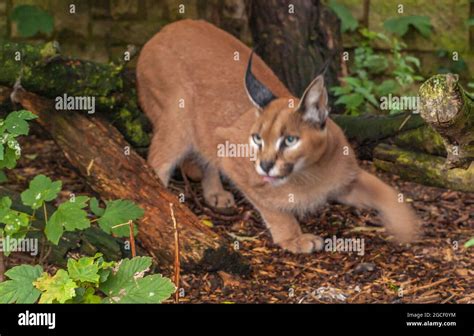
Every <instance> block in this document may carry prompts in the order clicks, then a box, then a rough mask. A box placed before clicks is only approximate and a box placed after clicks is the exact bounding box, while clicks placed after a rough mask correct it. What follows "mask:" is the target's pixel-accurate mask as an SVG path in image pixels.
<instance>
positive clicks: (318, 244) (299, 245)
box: [279, 233, 324, 253]
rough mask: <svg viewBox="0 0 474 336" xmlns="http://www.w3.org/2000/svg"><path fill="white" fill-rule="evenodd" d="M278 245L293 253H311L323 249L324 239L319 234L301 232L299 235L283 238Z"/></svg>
mask: <svg viewBox="0 0 474 336" xmlns="http://www.w3.org/2000/svg"><path fill="white" fill-rule="evenodd" d="M279 245H280V246H281V247H282V248H284V249H285V250H288V251H290V252H293V253H312V252H315V251H321V250H322V249H323V247H324V240H323V238H321V237H319V236H315V235H313V234H310V233H303V234H302V235H301V236H298V237H297V238H294V239H289V240H285V241H283V242H281V243H280V244H279Z"/></svg>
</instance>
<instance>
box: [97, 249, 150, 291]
mask: <svg viewBox="0 0 474 336" xmlns="http://www.w3.org/2000/svg"><path fill="white" fill-rule="evenodd" d="M150 266H151V258H150V257H135V258H133V259H131V260H130V259H123V260H122V261H121V262H120V264H119V265H117V266H116V267H115V270H114V272H113V273H111V274H110V275H109V277H108V279H107V280H106V281H105V282H104V283H102V284H100V287H99V288H100V290H101V291H103V292H104V293H105V294H106V295H107V296H117V295H118V294H119V293H120V291H121V290H122V289H124V288H126V287H128V286H131V285H133V283H134V280H135V278H139V277H143V274H144V273H145V272H146V271H147V270H148V269H149V268H150Z"/></svg>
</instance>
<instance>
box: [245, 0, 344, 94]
mask: <svg viewBox="0 0 474 336" xmlns="http://www.w3.org/2000/svg"><path fill="white" fill-rule="evenodd" d="M247 11H248V16H249V25H250V29H251V32H252V36H253V40H254V46H255V48H256V52H257V53H258V54H259V55H260V56H261V57H262V58H263V60H264V61H265V62H266V63H267V64H268V65H269V66H270V68H272V69H273V71H274V72H275V73H276V75H277V76H278V77H279V78H280V79H281V80H282V81H283V83H285V84H286V86H287V87H288V89H289V90H290V91H291V92H292V93H293V94H294V95H296V96H301V95H302V93H303V92H304V90H305V88H306V87H307V86H308V85H309V83H311V81H312V80H313V79H314V77H315V76H316V75H318V74H319V71H321V67H322V65H323V64H324V62H325V61H326V60H327V59H329V58H331V61H330V66H329V69H328V72H327V73H326V76H325V78H326V80H327V85H328V86H333V85H338V80H337V77H338V74H339V73H340V59H339V55H341V53H342V49H343V47H342V40H341V33H340V30H339V29H340V28H339V27H340V24H339V20H338V18H337V17H336V15H335V14H334V13H333V12H332V11H331V10H329V9H328V8H327V7H325V6H323V5H322V4H321V3H320V1H318V0H295V1H290V2H288V1H285V0H266V1H257V0H249V2H248V6H247Z"/></svg>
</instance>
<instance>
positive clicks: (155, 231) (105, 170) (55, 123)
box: [14, 90, 226, 268]
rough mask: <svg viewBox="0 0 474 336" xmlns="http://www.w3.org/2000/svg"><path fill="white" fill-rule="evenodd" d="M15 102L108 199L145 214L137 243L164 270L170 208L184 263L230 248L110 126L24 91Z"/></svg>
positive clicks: (170, 240)
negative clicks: (128, 204)
mask: <svg viewBox="0 0 474 336" xmlns="http://www.w3.org/2000/svg"><path fill="white" fill-rule="evenodd" d="M14 99H15V100H16V101H18V102H19V103H20V104H21V105H22V106H23V107H24V108H25V109H28V110H29V111H31V112H33V113H35V114H36V115H38V117H39V118H38V121H39V123H40V124H41V125H42V126H43V127H44V128H45V129H46V130H47V131H48V132H49V133H50V134H51V136H52V137H53V139H54V140H55V141H56V143H57V144H58V145H59V147H60V148H61V149H62V150H63V152H64V154H65V156H66V157H67V159H68V160H69V161H70V162H71V164H72V165H73V166H74V167H76V168H77V169H78V170H79V171H80V173H81V174H82V175H83V176H84V177H85V178H86V180H87V182H88V184H89V185H90V186H91V187H92V188H93V189H94V190H95V191H96V192H97V193H99V194H100V195H101V197H102V198H103V199H106V200H107V199H118V198H120V199H129V200H132V201H134V202H135V203H137V205H139V206H140V207H141V208H143V209H144V210H145V215H144V217H143V218H142V219H140V220H139V221H138V227H139V233H138V239H139V240H140V242H141V243H142V244H143V245H144V247H145V248H146V250H147V251H148V252H150V253H151V254H152V255H153V256H154V257H155V260H156V261H157V263H158V265H159V266H160V267H162V268H168V267H171V265H172V264H173V260H174V259H173V252H174V248H175V247H174V230H173V223H172V220H171V216H170V203H172V204H174V211H175V218H176V221H177V223H178V230H179V235H180V239H181V241H180V244H181V249H180V253H181V260H182V262H183V263H185V264H187V263H189V264H196V263H199V262H200V261H201V260H202V258H203V256H204V255H205V252H206V251H208V250H212V251H214V250H216V249H218V248H220V247H223V246H225V244H226V242H225V241H223V240H222V239H220V238H219V237H218V236H217V235H216V234H215V233H214V232H213V231H211V230H210V229H209V228H208V227H206V226H205V225H203V224H201V223H200V221H199V219H198V218H197V217H196V216H195V215H194V214H193V213H192V212H191V211H190V210H189V209H188V208H186V207H185V206H184V205H183V204H181V203H180V202H179V201H178V200H177V198H176V197H175V196H174V195H173V194H171V193H170V192H169V191H167V190H166V189H165V188H164V187H163V186H162V185H161V184H160V183H159V181H158V179H157V178H156V177H155V175H154V173H153V172H152V170H151V169H150V168H149V167H148V166H147V164H146V162H145V161H144V160H143V158H142V157H141V156H139V155H138V154H137V153H136V152H135V151H134V150H133V149H131V148H130V145H129V144H128V143H127V142H126V141H125V140H124V139H123V137H122V136H121V134H120V133H119V132H118V131H117V130H116V129H115V128H114V127H112V126H111V125H110V124H109V123H108V122H106V121H104V120H103V119H101V118H98V117H95V116H94V117H86V116H83V115H81V114H79V113H76V112H68V113H61V112H58V111H56V110H55V109H54V108H53V106H52V103H51V102H50V101H49V100H47V99H44V98H41V97H39V96H37V95H35V94H32V93H28V92H25V91H24V90H18V91H17V92H16V94H14Z"/></svg>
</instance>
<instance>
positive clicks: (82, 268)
mask: <svg viewBox="0 0 474 336" xmlns="http://www.w3.org/2000/svg"><path fill="white" fill-rule="evenodd" d="M67 270H68V273H69V276H70V277H71V279H73V280H75V281H80V282H92V283H94V284H98V283H99V278H100V277H99V274H98V273H99V266H98V265H97V263H96V260H95V258H94V257H83V258H80V259H79V260H74V259H69V260H68V261H67Z"/></svg>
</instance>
